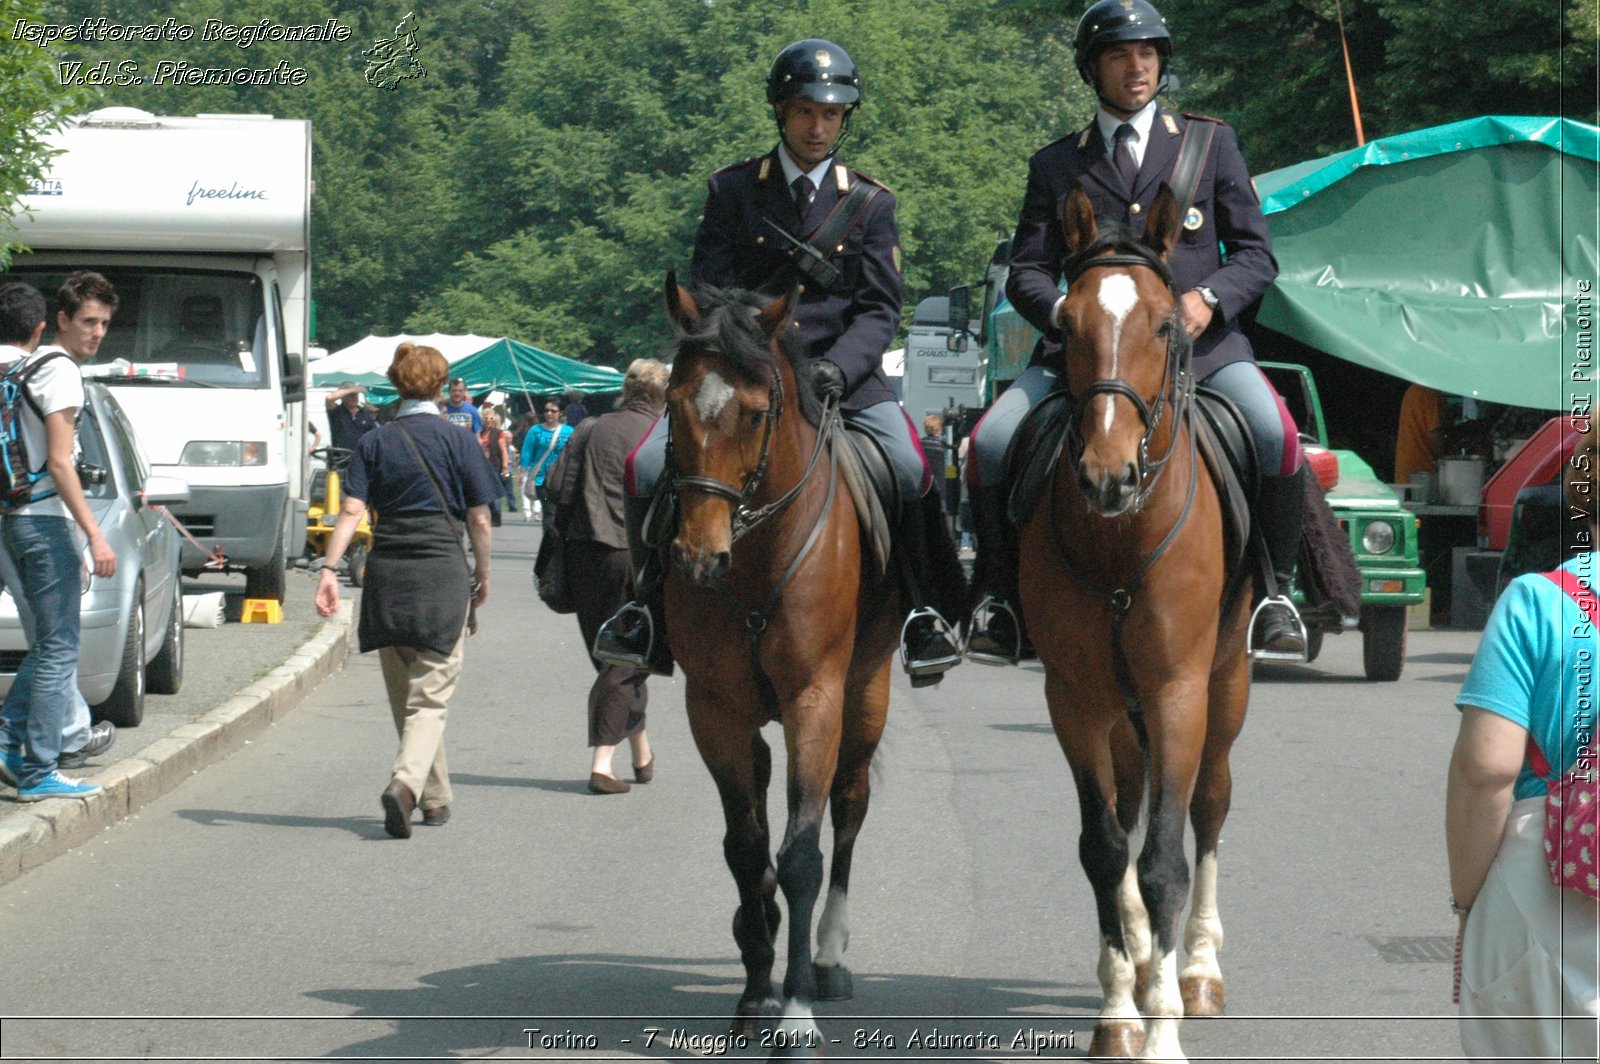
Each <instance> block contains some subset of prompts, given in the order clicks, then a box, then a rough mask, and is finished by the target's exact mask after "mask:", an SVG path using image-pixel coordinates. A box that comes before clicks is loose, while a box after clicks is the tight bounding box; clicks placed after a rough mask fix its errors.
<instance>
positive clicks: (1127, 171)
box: [1111, 122, 1139, 194]
mask: <svg viewBox="0 0 1600 1064" xmlns="http://www.w3.org/2000/svg"><path fill="white" fill-rule="evenodd" d="M1111 160H1112V163H1113V164H1114V165H1115V166H1116V168H1117V173H1119V174H1121V175H1122V182H1123V184H1125V185H1127V186H1128V192H1129V194H1132V192H1133V184H1134V182H1135V181H1137V180H1138V179H1139V163H1138V160H1136V159H1135V158H1134V157H1133V127H1132V126H1131V125H1129V124H1128V123H1126V122H1124V123H1122V125H1120V126H1118V127H1117V133H1116V145H1115V147H1113V148H1112V151H1111Z"/></svg>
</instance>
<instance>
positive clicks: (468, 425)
mask: <svg viewBox="0 0 1600 1064" xmlns="http://www.w3.org/2000/svg"><path fill="white" fill-rule="evenodd" d="M444 416H445V418H446V420H448V421H450V422H452V423H453V424H456V425H460V426H461V427H462V428H465V429H471V430H472V431H473V432H482V431H483V415H482V414H480V413H478V408H477V407H476V406H474V405H473V402H472V396H470V395H468V394H467V378H465V377H453V378H451V381H450V399H449V401H448V402H446V403H445V404H444Z"/></svg>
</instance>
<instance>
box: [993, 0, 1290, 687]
mask: <svg viewBox="0 0 1600 1064" xmlns="http://www.w3.org/2000/svg"><path fill="white" fill-rule="evenodd" d="M1074 51H1075V58H1076V60H1077V67H1078V73H1079V74H1080V75H1081V76H1082V77H1083V80H1084V81H1085V82H1087V83H1088V84H1089V86H1090V87H1091V88H1093V89H1094V91H1095V94H1096V96H1098V97H1099V101H1100V106H1099V109H1098V112H1097V113H1096V115H1095V119H1094V121H1093V122H1091V123H1090V124H1089V125H1088V126H1087V127H1086V128H1084V129H1083V130H1081V131H1079V132H1077V133H1073V134H1071V135H1070V136H1067V137H1063V138H1062V139H1060V140H1058V141H1056V142H1054V143H1052V144H1049V145H1047V146H1046V147H1044V148H1042V149H1040V151H1039V152H1037V153H1036V154H1035V155H1034V156H1033V158H1032V160H1031V161H1030V162H1029V166H1028V191H1027V195H1026V197H1025V198H1024V200H1023V204H1022V213H1021V216H1020V217H1019V219H1018V221H1017V233H1016V237H1015V239H1014V240H1013V241H1012V248H1011V275H1010V278H1009V279H1008V280H1007V282H1006V296H1007V297H1008V298H1009V299H1010V300H1011V302H1012V304H1013V305H1014V306H1015V307H1016V308H1017V310H1018V312H1019V313H1021V314H1022V316H1023V317H1024V318H1026V319H1027V320H1028V321H1029V322H1031V323H1032V324H1033V325H1034V327H1035V328H1037V329H1039V331H1040V332H1041V333H1042V336H1041V338H1040V340H1039V343H1038V345H1037V346H1036V347H1035V348H1034V353H1033V359H1032V362H1031V363H1030V364H1029V367H1028V369H1027V370H1026V371H1024V372H1023V374H1022V375H1021V376H1020V377H1019V378H1017V381H1016V382H1015V383H1014V384H1013V385H1012V386H1011V387H1010V388H1009V389H1007V391H1006V392H1005V394H1004V395H1002V396H1001V397H1000V399H999V400H998V401H997V402H996V403H995V404H994V406H993V407H992V408H991V409H990V410H989V412H988V413H987V414H986V415H985V416H984V418H983V420H982V421H980V422H979V423H978V425H977V426H976V427H975V428H974V429H973V432H972V442H971V443H970V444H969V448H970V450H971V452H972V453H973V454H974V455H975V456H976V457H975V459H974V460H972V461H971V462H969V463H968V479H969V486H970V487H971V489H972V497H973V521H974V527H975V530H976V531H977V533H978V552H979V556H978V564H977V566H976V569H975V572H974V580H975V581H976V583H977V584H978V599H979V605H978V608H977V609H976V610H975V611H974V613H973V616H972V621H971V628H970V629H969V631H968V641H967V653H968V656H969V657H971V658H973V659H974V660H978V661H984V662H987V663H990V664H1014V663H1015V662H1016V661H1017V659H1018V658H1019V657H1020V656H1021V654H1022V652H1023V647H1024V645H1025V639H1024V635H1023V631H1022V625H1021V623H1020V622H1021V618H1020V616H1019V615H1018V613H1017V612H1016V606H1017V587H1016V583H1017V547H1016V535H1017V533H1016V530H1015V528H1013V527H1010V525H1009V523H1008V521H1007V518H1006V512H1005V505H1006V492H1007V490H1008V488H1007V485H1006V484H1005V483H1004V481H1005V457H1006V447H1007V445H1008V444H1009V442H1010V440H1011V437H1012V435H1013V433H1014V432H1015V431H1016V428H1017V425H1018V424H1019V423H1020V422H1021V420H1022V417H1023V415H1024V414H1025V413H1027V411H1028V410H1029V409H1030V408H1031V407H1032V406H1033V405H1034V404H1035V403H1037V402H1038V401H1039V399H1040V398H1042V397H1043V396H1044V395H1045V394H1046V393H1047V392H1048V391H1050V390H1051V389H1052V388H1054V387H1056V386H1057V383H1058V382H1057V374H1058V372H1059V371H1060V370H1061V368H1062V365H1061V347H1062V338H1061V332H1060V329H1059V328H1058V317H1057V315H1058V314H1059V312H1060V306H1061V302H1062V300H1063V296H1062V294H1061V290H1060V287H1059V282H1060V280H1061V277H1062V274H1063V266H1064V263H1065V260H1066V258H1067V251H1066V246H1065V241H1064V237H1063V234H1062V232H1061V223H1060V205H1061V202H1062V200H1063V199H1064V197H1065V196H1066V195H1067V193H1068V192H1069V191H1070V190H1071V189H1072V188H1073V186H1074V185H1078V186H1080V187H1082V189H1083V190H1084V192H1085V193H1086V194H1087V195H1088V196H1089V199H1090V201H1091V202H1092V203H1093V205H1094V211H1095V214H1096V216H1097V217H1099V218H1101V219H1110V220H1112V221H1116V222H1121V223H1122V224H1124V225H1127V226H1129V227H1130V228H1131V229H1132V230H1133V231H1134V232H1135V233H1139V232H1141V231H1142V230H1143V228H1144V220H1145V215H1146V213H1147V212H1148V211H1149V209H1150V205H1151V203H1152V202H1153V201H1154V200H1155V197H1156V193H1157V192H1158V191H1159V190H1160V188H1161V185H1162V183H1163V182H1168V183H1174V181H1173V169H1174V166H1175V164H1176V162H1177V158H1178V152H1179V146H1180V144H1182V142H1183V139H1184V134H1185V131H1186V130H1189V129H1190V128H1191V127H1194V132H1195V134H1197V135H1202V139H1201V143H1203V142H1204V141H1203V134H1204V133H1205V132H1210V134H1211V137H1210V144H1209V148H1208V150H1207V152H1206V155H1205V158H1204V160H1203V162H1202V164H1201V169H1200V176H1199V181H1198V185H1197V187H1196V190H1195V194H1194V200H1193V205H1192V206H1191V207H1190V208H1189V209H1188V211H1187V213H1186V215H1185V217H1184V220H1183V230H1184V231H1183V235H1182V239H1181V240H1180V241H1179V243H1178V245H1177V246H1176V247H1175V248H1174V249H1173V252H1172V255H1171V258H1170V260H1169V262H1168V265H1169V266H1170V267H1171V270H1172V274H1173V278H1174V280H1175V282H1176V286H1177V289H1178V291H1179V292H1180V293H1181V295H1180V297H1179V299H1180V307H1179V314H1180V317H1181V321H1182V323H1183V327H1184V328H1185V329H1186V330H1187V331H1188V333H1189V335H1190V336H1191V337H1192V338H1193V340H1194V354H1193V363H1192V366H1193V374H1194V377H1195V379H1196V380H1198V381H1200V382H1202V383H1204V384H1206V385H1207V386H1209V387H1211V388H1214V389H1216V390H1217V391H1220V392H1222V393H1224V394H1226V395H1227V396H1228V397H1229V398H1230V399H1232V400H1233V402H1234V403H1235V404H1237V405H1238V406H1239V407H1240V409H1241V411H1242V412H1243V414H1244V417H1245V420H1246V421H1247V423H1248V424H1249V427H1250V432H1251V434H1252V435H1253V436H1254V438H1255V447H1256V454H1257V460H1258V463H1259V465H1260V472H1261V487H1260V493H1259V495H1258V497H1257V499H1256V504H1255V506H1256V509H1255V513H1254V519H1255V521H1256V522H1257V523H1258V524H1259V526H1260V528H1261V530H1262V533H1263V536H1262V538H1263V541H1264V543H1265V547H1266V552H1267V554H1268V556H1269V559H1270V563H1271V566H1272V570H1273V572H1274V574H1275V576H1276V581H1277V583H1278V585H1279V588H1280V589H1283V590H1285V591H1286V589H1287V586H1288V579H1289V575H1290V574H1291V573H1292V572H1293V569H1294V563H1295V558H1296V556H1297V553H1298V550H1299V542H1300V524H1301V514H1302V508H1303V505H1304V495H1303V492H1304V485H1303V483H1302V477H1303V476H1304V473H1303V465H1302V462H1301V455H1300V447H1299V433H1298V430H1297V429H1296V428H1295V425H1294V421H1293V419H1292V418H1291V417H1290V415H1289V413H1288V410H1287V409H1286V408H1285V407H1284V405H1283V402H1282V400H1281V399H1279V397H1278V394H1277V393H1276V392H1275V391H1274V390H1273V388H1272V385H1271V384H1269V383H1268V382H1267V379H1266V377H1265V376H1264V375H1263V374H1262V373H1261V371H1260V369H1258V368H1257V367H1256V364H1255V355H1254V353H1253V352H1252V351H1251V348H1250V342H1249V341H1248V340H1247V339H1246V338H1245V335H1244V333H1243V332H1241V331H1240V328H1239V323H1238V319H1239V315H1240V314H1241V313H1242V312H1243V311H1244V310H1245V309H1246V308H1248V307H1249V306H1250V305H1251V304H1253V303H1254V302H1255V301H1256V300H1257V299H1259V298H1260V297H1261V295H1262V293H1263V292H1265V291H1266V290H1267V288H1268V286H1269V285H1271V284H1272V281H1273V278H1275V277H1276V276H1277V274H1278V264H1277V262H1276V261H1275V260H1274V259H1273V257H1272V241H1271V237H1270V235H1269V234H1268V232H1267V222H1266V218H1265V216H1264V215H1263V214H1262V212H1261V204H1260V201H1259V200H1258V199H1257V197H1256V192H1255V187H1254V185H1253V184H1252V182H1251V180H1250V174H1249V171H1248V170H1246V168H1245V164H1244V158H1243V156H1242V155H1241V154H1240V152H1239V142H1238V139H1237V137H1236V136H1235V135H1234V132H1233V130H1232V129H1230V128H1228V126H1226V125H1224V124H1223V123H1221V122H1218V121H1216V120H1215V119H1210V118H1203V117H1200V116H1196V115H1183V114H1174V113H1172V112H1170V111H1168V110H1167V109H1166V108H1164V107H1161V106H1159V105H1158V104H1157V103H1156V102H1155V97H1156V93H1157V92H1160V91H1164V90H1165V89H1167V88H1168V86H1169V84H1171V83H1172V77H1171V74H1170V71H1169V67H1170V64H1171V61H1172V37H1171V35H1170V34H1169V33H1168V32H1167V25H1166V20H1165V19H1163V18H1162V17H1161V13H1160V12H1159V11H1157V10H1156V9H1155V8H1154V7H1153V6H1151V5H1150V4H1149V3H1148V2H1146V0H1100V2H1099V3H1096V4H1094V5H1093V6H1092V7H1090V8H1089V9H1088V11H1086V12H1085V13H1084V15H1083V17H1082V18H1081V19H1080V20H1079V21H1078V29H1077V34H1076V37H1075V40H1074ZM1207 126H1209V127H1210V128H1209V130H1208V129H1207ZM1222 251H1226V253H1227V254H1226V259H1224V256H1223V254H1222ZM1252 645H1253V646H1254V648H1255V649H1256V651H1257V653H1258V654H1260V653H1262V652H1265V653H1266V654H1267V655H1268V656H1272V657H1303V655H1304V653H1305V629H1304V627H1303V625H1301V623H1300V621H1299V618H1298V616H1297V615H1296V613H1295V610H1294V606H1293V605H1292V604H1291V603H1290V602H1289V600H1288V598H1287V597H1283V598H1281V599H1279V598H1274V599H1269V600H1268V602H1267V605H1266V606H1264V607H1263V608H1262V610H1261V612H1260V614H1258V616H1257V622H1256V628H1255V631H1254V633H1253V637H1252Z"/></svg>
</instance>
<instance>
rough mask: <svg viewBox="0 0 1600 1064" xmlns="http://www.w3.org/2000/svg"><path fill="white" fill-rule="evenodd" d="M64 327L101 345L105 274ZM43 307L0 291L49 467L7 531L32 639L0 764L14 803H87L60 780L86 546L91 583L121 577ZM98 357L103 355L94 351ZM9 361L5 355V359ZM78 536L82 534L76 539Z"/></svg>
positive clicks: (72, 368) (80, 787)
mask: <svg viewBox="0 0 1600 1064" xmlns="http://www.w3.org/2000/svg"><path fill="white" fill-rule="evenodd" d="M58 300H59V303H60V310H59V312H58V314H57V324H58V326H60V325H62V323H63V320H64V321H65V323H66V327H68V328H71V329H80V328H81V329H83V330H84V331H85V332H87V333H89V334H92V335H95V336H97V337H104V335H105V331H106V328H107V327H108V326H109V325H110V322H111V314H112V312H113V311H114V310H115V309H116V293H115V291H114V290H112V288H111V285H110V284H109V283H108V282H107V281H106V279H105V278H104V277H101V276H100V275H99V274H94V273H87V272H79V273H75V274H73V275H72V276H71V277H69V278H68V279H67V281H66V283H65V284H63V285H62V287H61V291H60V293H58ZM45 311H46V307H45V300H44V296H43V295H42V294H41V293H40V292H39V290H38V289H36V288H34V287H33V286H32V285H28V284H23V283H21V282H12V283H9V284H6V285H3V286H0V361H4V362H15V361H17V360H18V359H22V360H25V363H26V364H25V365H24V366H23V368H22V369H21V370H20V371H19V372H21V373H24V374H27V377H26V384H25V387H26V388H27V392H28V396H29V399H30V400H31V401H30V402H25V403H23V404H22V407H21V434H22V438H23V441H24V444H25V446H26V449H27V453H28V454H29V455H30V456H32V457H30V462H31V461H37V460H38V458H37V457H36V456H43V461H42V462H41V463H40V464H41V466H42V468H41V469H40V472H41V473H42V474H43V476H41V477H40V479H39V480H38V481H36V482H35V484H34V491H33V496H32V497H33V498H34V499H35V500H37V501H33V502H29V503H27V504H25V505H23V506H21V507H19V508H18V509H16V510H13V511H12V512H11V513H9V514H7V515H6V516H5V519H4V521H3V522H0V539H3V541H4V544H5V548H6V553H7V554H8V555H10V558H11V561H12V562H13V564H14V565H15V567H16V572H17V575H18V576H19V577H20V581H21V582H20V585H19V586H16V587H13V588H12V591H13V597H15V598H17V599H18V600H19V601H21V600H22V599H26V601H27V607H28V609H29V610H30V611H31V613H32V616H33V628H34V637H35V638H34V639H32V640H31V642H30V645H29V647H28V653H27V655H26V656H24V658H23V659H22V664H21V665H20V666H19V667H18V669H17V674H16V678H15V679H14V680H13V681H12V685H11V690H10V691H9V692H7V694H6V698H5V703H4V705H3V707H0V764H3V765H4V770H5V772H6V773H7V774H8V775H9V777H10V778H11V780H12V781H13V785H14V786H15V787H16V788H17V799H18V800H19V801H23V802H36V801H39V800H41V799H44V798H87V797H89V796H91V795H95V794H99V793H100V787H99V785H98V784H93V783H87V782H85V781H83V780H78V779H73V778H72V777H69V776H65V775H63V774H62V773H61V771H60V766H59V760H60V756H61V743H62V729H63V726H64V725H65V722H66V720H67V716H68V714H69V713H70V712H71V710H72V708H73V699H74V695H73V690H74V689H75V686H76V677H77V666H78V651H79V646H80V634H81V629H80V627H79V615H78V609H79V602H80V588H81V584H80V576H79V574H80V566H81V564H82V562H81V558H82V551H81V548H80V546H79V540H78V536H77V532H78V531H81V532H82V534H83V536H84V538H85V540H87V543H88V548H89V557H90V567H91V569H92V570H93V572H94V575H96V576H99V577H101V578H102V579H109V578H110V577H112V576H114V575H116V571H117V558H116V555H115V554H114V553H113V552H112V550H111V545H110V544H109V543H107V542H106V538H105V535H104V534H103V533H102V532H101V530H100V525H99V523H98V522H97V521H96V520H95V516H94V513H93V511H91V510H90V509H89V504H88V501H87V499H86V498H85V497H84V493H83V485H82V483H81V482H80V481H79V479H78V471H77V464H76V454H77V419H78V412H79V411H80V410H81V409H82V408H83V402H84V393H83V375H82V372H81V368H80V364H79V362H78V360H77V358H76V356H73V355H72V354H70V353H67V352H61V351H52V352H49V353H44V354H41V353H39V352H38V351H37V350H36V349H37V348H38V346H39V341H40V339H41V338H42V337H43V335H44V327H45ZM93 346H94V347H95V348H98V346H99V341H98V339H96V340H95V341H94V344H93ZM6 349H9V350H6ZM74 525H76V528H75V527H74Z"/></svg>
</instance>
